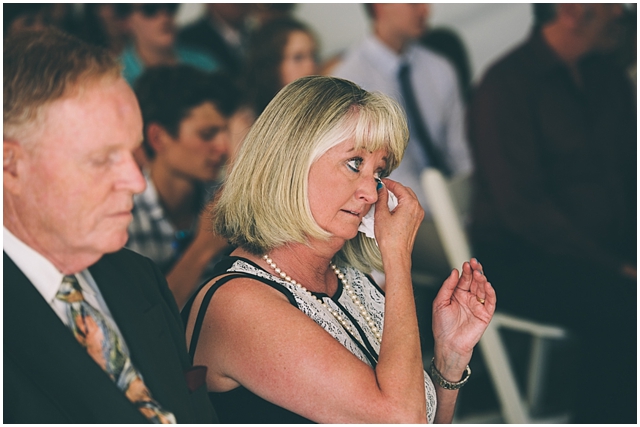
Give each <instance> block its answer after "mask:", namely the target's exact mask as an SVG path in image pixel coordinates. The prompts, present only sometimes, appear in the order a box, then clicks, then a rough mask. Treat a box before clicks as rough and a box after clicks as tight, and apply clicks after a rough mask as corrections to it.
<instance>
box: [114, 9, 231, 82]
mask: <svg viewBox="0 0 640 427" xmlns="http://www.w3.org/2000/svg"><path fill="white" fill-rule="evenodd" d="M179 6H180V5H179V4H178V3H132V4H131V5H130V7H131V9H130V11H129V14H128V17H127V27H128V29H129V32H130V35H131V43H130V44H129V45H128V46H126V47H125V48H124V50H123V52H122V54H121V55H120V61H121V62H122V65H123V71H122V73H123V76H124V78H125V79H126V80H127V82H129V84H130V85H133V84H134V82H135V80H136V79H137V78H138V76H140V74H142V72H143V71H144V69H145V68H147V67H153V66H157V65H175V64H189V65H192V66H194V67H196V68H198V69H201V70H204V71H214V70H215V69H217V68H218V66H219V63H218V62H217V61H216V60H215V59H214V58H212V57H211V56H210V55H208V54H207V53H205V52H203V51H199V50H196V49H193V48H190V47H186V46H182V45H181V44H177V43H176V25H175V14H176V12H177V10H178V7H179Z"/></svg>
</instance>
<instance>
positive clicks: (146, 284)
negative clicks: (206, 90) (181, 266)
mask: <svg viewBox="0 0 640 427" xmlns="http://www.w3.org/2000/svg"><path fill="white" fill-rule="evenodd" d="M3 71H4V115H3V125H4V132H3V178H4V180H3V202H4V212H3V220H4V230H3V235H4V241H3V251H4V255H3V267H4V273H3V280H4V289H3V295H4V306H3V309H4V319H5V324H4V336H3V345H4V355H3V356H4V365H3V368H4V370H3V374H4V378H3V383H4V384H3V385H4V412H3V416H4V421H5V422H8V423H45V422H46V423H134V422H135V423H142V422H148V421H152V422H162V423H175V422H178V421H179V422H208V421H209V422H210V421H212V420H213V419H214V417H213V414H212V410H211V408H210V406H209V402H208V400H207V396H206V388H205V387H199V385H202V384H204V379H203V378H198V374H197V373H194V372H200V371H194V370H193V369H191V363H190V361H189V358H188V355H187V353H186V348H185V343H184V335H183V331H182V325H181V323H180V318H179V314H178V310H177V307H176V304H175V301H174V300H173V297H172V295H171V292H170V291H169V290H168V288H167V284H166V282H165V281H164V279H163V277H162V275H161V274H160V272H159V271H158V270H157V268H156V267H155V266H154V264H153V263H152V262H151V261H150V260H148V259H145V258H143V257H140V256H138V255H136V254H134V253H132V252H130V251H127V250H120V249H121V248H122V246H123V245H124V244H125V242H126V240H127V225H128V224H129V222H130V221H131V212H130V211H131V207H132V197H133V194H134V193H139V192H141V191H142V190H143V189H144V186H145V183H144V179H143V177H142V175H141V174H140V171H139V169H138V167H137V165H136V163H135V161H134V159H133V155H132V151H133V150H134V149H135V148H136V147H137V146H138V145H139V143H140V141H141V140H142V119H141V115H140V110H139V108H138V104H137V101H136V98H135V95H134V94H133V92H132V91H131V89H130V88H129V87H128V85H127V84H126V82H125V81H124V80H123V79H122V77H121V75H120V68H119V66H118V64H117V62H116V61H115V60H114V58H112V57H111V56H110V55H109V54H108V53H107V52H106V51H104V50H102V49H101V48H97V47H94V46H90V45H87V44H85V43H84V42H81V41H80V40H78V39H76V38H74V37H71V36H68V35H66V34H64V33H61V32H59V31H56V30H46V31H43V32H27V31H25V32H22V33H19V34H15V35H13V36H11V37H9V38H7V39H5V41H4V70H3ZM200 374H201V375H203V373H202V372H200Z"/></svg>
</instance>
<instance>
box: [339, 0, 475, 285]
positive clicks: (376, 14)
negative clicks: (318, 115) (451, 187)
mask: <svg viewBox="0 0 640 427" xmlns="http://www.w3.org/2000/svg"><path fill="white" fill-rule="evenodd" d="M366 8H367V12H368V14H369V16H370V17H371V18H372V26H373V32H372V34H370V35H369V36H367V37H366V38H365V40H364V41H363V42H361V43H360V44H358V45H357V46H354V47H353V48H352V49H350V50H349V51H348V52H347V53H346V55H345V57H344V59H343V60H342V62H341V63H340V64H339V65H338V66H337V67H336V68H335V71H334V72H333V74H334V75H335V76H337V77H342V78H345V79H347V80H351V81H353V82H355V83H357V84H358V85H360V86H362V88H364V89H366V90H369V91H380V92H382V93H384V94H386V95H389V96H391V97H393V98H394V99H396V100H398V102H399V103H400V104H401V105H403V106H404V107H405V110H407V113H408V114H407V115H408V121H409V129H410V138H409V145H408V147H407V150H406V153H405V156H404V159H403V160H402V163H401V164H400V166H399V167H398V168H397V169H396V170H395V171H394V172H393V173H392V174H391V176H390V178H391V179H394V180H397V181H399V182H401V183H402V184H403V185H406V186H408V187H411V188H412V189H413V190H414V191H415V192H416V194H417V195H418V199H419V200H420V204H421V205H422V207H423V209H424V210H425V221H424V222H423V224H422V226H421V228H420V231H419V233H418V236H417V237H416V245H415V247H414V253H413V258H414V266H416V267H414V270H415V269H416V268H420V269H424V270H426V271H427V272H430V273H444V274H446V273H447V272H448V270H449V267H448V264H447V262H446V260H445V259H444V254H443V252H442V249H441V247H440V243H439V239H438V236H437V233H436V232H435V228H434V226H433V222H432V220H431V215H430V209H429V206H428V204H427V201H426V197H425V195H424V191H423V189H422V186H421V183H420V174H421V172H422V171H423V170H424V168H426V167H428V166H432V167H438V168H441V169H444V172H445V174H446V175H449V176H455V175H459V174H469V173H471V170H472V163H471V155H470V152H469V149H468V146H467V141H466V138H465V134H464V117H463V103H462V98H461V94H460V88H459V86H458V82H457V80H456V73H455V71H454V69H453V67H452V66H451V64H449V62H448V61H447V60H446V59H445V58H443V57H442V56H440V55H438V54H436V53H435V52H432V51H430V50H428V49H426V48H424V47H422V46H421V45H419V44H418V43H417V40H418V38H419V37H420V36H421V35H422V34H423V33H424V31H425V29H426V19H427V15H428V11H429V9H428V5H426V4H424V3H422V4H417V3H389V4H380V3H374V4H367V5H366ZM404 65H406V66H408V67H409V68H410V70H411V71H410V74H409V83H410V85H411V86H412V89H413V97H414V98H415V104H417V108H416V110H418V112H417V114H418V115H419V117H416V118H414V119H413V120H412V117H411V114H409V108H408V105H407V104H408V103H407V102H406V101H407V100H406V99H405V98H406V96H403V88H402V84H401V79H400V77H399V74H400V70H401V68H402V67H403V66H404ZM417 121H421V122H422V123H421V124H419V123H416V122H417ZM419 126H422V127H423V128H424V132H425V133H426V134H427V135H426V138H428V139H429V140H430V142H429V143H428V144H430V145H431V146H432V147H433V148H431V149H432V150H433V151H431V152H429V151H428V150H426V149H425V143H424V142H422V141H421V140H420V138H419V136H420V132H419ZM430 154H437V155H438V156H440V157H441V159H440V162H437V161H436V160H438V159H434V158H433V156H432V155H430ZM439 163H443V164H442V165H440V164H439Z"/></svg>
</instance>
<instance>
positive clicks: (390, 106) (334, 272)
mask: <svg viewBox="0 0 640 427" xmlns="http://www.w3.org/2000/svg"><path fill="white" fill-rule="evenodd" d="M407 137H408V130H407V125H406V121H405V118H404V115H403V112H402V110H401V109H400V107H399V106H398V105H397V104H396V103H395V102H394V101H392V100H391V99H390V98H388V97H386V96H384V95H381V94H374V93H368V92H366V91H364V90H362V89H361V88H360V87H358V86H356V85H355V84H354V83H351V82H349V81H346V80H342V79H337V78H331V77H320V76H313V77H305V78H302V79H299V80H297V81H295V82H294V83H292V84H290V85H288V86H287V87H285V88H284V89H283V90H282V91H281V92H280V93H279V94H278V95H277V96H276V97H275V98H274V100H273V101H272V102H271V103H270V104H269V106H268V107H267V108H266V109H265V111H264V113H263V114H262V115H261V116H260V117H259V118H258V120H257V121H256V123H255V124H254V126H253V127H252V129H251V131H250V132H249V134H248V135H247V138H246V140H245V142H244V143H243V145H242V147H241V149H240V153H239V155H238V158H237V159H236V163H235V166H234V168H233V169H232V171H231V174H230V175H229V176H228V178H227V180H226V182H225V184H224V187H223V189H222V192H221V197H220V198H219V199H218V200H217V203H216V204H215V207H214V208H213V209H214V212H215V214H214V216H213V218H215V219H214V228H215V230H216V232H217V233H218V234H220V235H223V236H224V237H226V238H228V239H229V240H230V242H231V244H232V245H235V246H236V247H237V249H236V250H234V252H232V253H231V256H230V257H229V258H227V259H226V260H223V261H221V262H220V263H219V264H218V268H217V270H218V271H217V276H215V277H214V278H213V279H212V280H211V281H210V282H209V283H208V284H206V285H205V286H203V287H202V288H201V289H200V291H199V292H198V293H197V294H196V295H195V297H194V298H193V299H192V301H191V302H190V303H189V304H188V305H187V307H186V308H185V310H184V311H183V315H184V316H185V321H186V324H187V341H188V345H189V348H190V353H191V356H192V357H193V359H194V364H195V365H205V366H207V367H208V373H207V387H208V389H209V391H210V398H211V400H212V402H213V404H214V405H215V407H216V411H217V413H218V415H219V417H220V421H221V422H223V423H286V422H292V423H302V422H318V423H400V422H405V423H418V422H427V421H429V422H434V421H439V422H450V421H451V420H452V417H453V411H454V406H455V401H456V398H457V393H458V391H457V389H458V388H459V387H460V386H461V385H462V384H464V383H465V382H466V380H467V379H468V376H469V374H470V372H469V371H466V369H467V366H468V365H467V364H468V362H469V360H470V358H471V353H472V350H473V347H474V346H475V344H476V343H477V342H478V340H479V339H480V337H481V335H482V333H483V332H484V330H485V328H486V326H487V325H488V323H489V321H490V320H491V317H492V315H493V312H494V310H495V302H496V296H495V292H494V291H493V288H492V287H491V285H490V284H489V283H488V282H487V279H486V278H485V276H484V275H483V274H482V267H481V265H480V264H479V263H478V262H477V261H476V260H471V262H470V263H469V262H466V263H464V265H463V266H462V275H461V276H460V277H459V276H458V272H457V270H453V271H452V273H451V275H450V276H449V277H448V278H447V279H446V280H445V282H444V284H443V286H442V289H441V290H440V292H439V293H438V295H437V297H436V299H435V300H434V304H433V309H434V312H433V317H434V320H433V331H434V338H435V349H434V352H435V357H434V360H433V362H432V366H431V378H433V380H434V382H435V387H434V385H433V383H432V380H431V378H429V376H427V374H426V373H425V372H424V371H423V365H422V354H421V350H420V338H419V334H418V324H417V320H416V312H415V303H414V299H413V293H412V284H411V249H412V247H413V241H414V237H415V233H416V230H417V228H418V225H419V224H420V221H421V219H422V217H423V211H422V208H421V207H420V205H419V203H418V201H417V198H416V196H415V194H414V193H413V191H411V190H410V189H409V188H406V187H403V186H402V185H400V184H398V183H397V182H394V181H392V180H389V179H386V178H385V177H386V176H388V175H389V173H390V172H391V171H392V170H393V169H394V168H395V167H396V166H397V165H398V163H399V162H400V160H401V159H402V156H403V152H404V149H405V147H406V144H407ZM390 192H393V193H394V194H395V195H396V196H397V201H398V205H397V207H395V209H393V210H391V211H390V210H389V208H388V207H387V206H388V205H387V203H388V200H387V199H388V197H389V193H390ZM373 206H375V236H376V240H377V244H376V240H374V239H373V238H369V237H366V236H365V235H364V234H363V233H360V232H359V231H358V229H359V227H360V224H361V221H362V218H363V216H364V215H365V214H366V213H367V212H368V211H369V210H370V209H371V208H372V207H373ZM372 268H378V269H380V270H383V271H384V272H385V273H386V277H387V280H386V285H385V289H381V288H379V287H378V286H377V285H376V284H375V283H374V282H373V280H372V279H371V278H370V277H369V276H368V275H367V274H366V272H369V271H371V269H372ZM465 371H466V373H465Z"/></svg>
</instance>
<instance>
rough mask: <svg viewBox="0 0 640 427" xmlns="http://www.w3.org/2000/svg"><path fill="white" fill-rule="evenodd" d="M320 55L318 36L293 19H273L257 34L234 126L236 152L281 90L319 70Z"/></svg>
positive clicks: (248, 61)
mask: <svg viewBox="0 0 640 427" xmlns="http://www.w3.org/2000/svg"><path fill="white" fill-rule="evenodd" d="M317 55H318V44H317V42H316V37H315V35H314V34H313V33H312V31H311V29H309V27H307V26H306V25H305V24H303V23H302V22H300V21H297V20H295V19H293V18H282V19H275V20H273V21H269V22H267V23H266V24H264V25H263V26H262V27H260V28H259V29H258V30H257V31H256V32H255V33H253V35H252V37H251V44H250V47H249V55H248V58H247V68H246V74H245V76H244V78H243V79H242V87H243V88H244V91H245V93H246V97H245V102H244V104H245V105H244V108H242V110H241V113H240V114H238V116H236V117H234V119H233V120H232V123H231V125H230V126H231V135H232V141H233V142H232V145H233V147H235V148H234V150H233V151H234V152H235V151H237V147H238V146H239V144H240V143H241V141H242V139H244V136H245V135H246V134H247V132H248V131H249V128H250V127H251V125H252V124H253V122H254V121H255V120H256V118H257V117H258V116H259V115H260V114H261V113H262V111H263V110H264V109H265V107H266V106H267V104H268V103H269V102H270V101H271V100H272V99H273V97H274V96H275V95H276V94H277V93H278V91H280V89H282V88H283V87H284V86H286V85H287V84H289V83H291V82H293V81H294V80H296V79H298V78H300V77H305V76H309V75H313V74H316V73H317V71H318V62H317Z"/></svg>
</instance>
